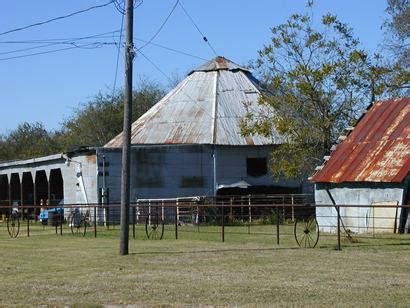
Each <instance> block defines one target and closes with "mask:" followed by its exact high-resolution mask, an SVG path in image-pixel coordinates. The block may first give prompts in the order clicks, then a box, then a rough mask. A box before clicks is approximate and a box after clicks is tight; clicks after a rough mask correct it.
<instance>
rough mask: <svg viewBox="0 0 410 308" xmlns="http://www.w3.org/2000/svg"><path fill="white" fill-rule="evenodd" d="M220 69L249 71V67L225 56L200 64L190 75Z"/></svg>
mask: <svg viewBox="0 0 410 308" xmlns="http://www.w3.org/2000/svg"><path fill="white" fill-rule="evenodd" d="M218 70H230V71H234V70H241V71H244V72H249V70H248V69H246V68H243V67H242V66H239V65H238V64H236V63H234V62H232V61H230V60H228V59H226V58H224V57H216V58H214V59H212V60H210V61H208V62H206V63H205V64H203V65H201V66H199V67H198V68H196V69H194V70H193V71H191V72H190V73H189V74H188V75H190V74H192V73H194V72H211V71H218Z"/></svg>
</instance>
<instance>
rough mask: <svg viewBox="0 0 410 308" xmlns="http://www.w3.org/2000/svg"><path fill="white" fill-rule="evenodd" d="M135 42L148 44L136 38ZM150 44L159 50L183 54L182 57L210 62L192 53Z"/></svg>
mask: <svg viewBox="0 0 410 308" xmlns="http://www.w3.org/2000/svg"><path fill="white" fill-rule="evenodd" d="M135 40H136V41H140V42H143V43H147V41H145V40H142V39H138V38H136V39H135ZM149 44H150V45H152V46H155V47H158V48H162V49H165V50H169V51H172V52H175V53H179V54H181V55H185V56H188V57H192V58H196V59H199V60H203V61H208V59H205V58H202V57H199V56H196V55H193V54H190V53H188V52H185V51H182V50H178V49H174V48H171V47H167V46H164V45H160V44H157V43H153V42H151V43H149Z"/></svg>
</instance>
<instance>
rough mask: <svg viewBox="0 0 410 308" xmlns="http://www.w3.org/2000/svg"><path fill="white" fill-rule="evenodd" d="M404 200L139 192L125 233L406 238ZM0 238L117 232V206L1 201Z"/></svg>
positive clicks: (317, 243) (291, 241) (336, 241)
mask: <svg viewBox="0 0 410 308" xmlns="http://www.w3.org/2000/svg"><path fill="white" fill-rule="evenodd" d="M409 208H410V206H409V205H397V206H391V205H336V206H334V205H315V204H314V203H313V202H312V197H311V196H309V195H274V196H222V197H218V198H213V197H190V198H176V199H149V200H148V199H146V200H142V199H139V200H137V201H136V202H135V203H132V204H131V207H130V228H131V230H132V232H130V234H131V235H132V238H134V239H141V240H160V239H163V240H167V239H175V240H178V239H190V240H191V239H192V240H207V241H222V242H225V241H228V242H230V241H233V242H240V243H244V244H246V243H253V242H260V243H266V244H274V245H278V246H280V247H306V248H307V247H333V248H336V249H342V247H343V246H349V245H360V244H366V245H367V244H372V243H376V244H383V243H386V244H387V243H389V244H391V243H400V244H408V245H410V226H409V217H408V213H409V212H410V210H409ZM0 213H1V216H0V237H11V238H17V237H23V236H28V237H31V236H39V235H53V234H54V235H58V236H60V237H62V236H78V237H99V236H116V235H117V234H119V223H120V205H119V204H117V203H111V204H104V205H102V204H86V205H81V204H71V205H70V204H65V205H64V206H61V205H50V206H33V205H32V206H30V205H24V206H9V205H0Z"/></svg>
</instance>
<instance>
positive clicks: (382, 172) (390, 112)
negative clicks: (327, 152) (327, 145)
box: [312, 98, 410, 183]
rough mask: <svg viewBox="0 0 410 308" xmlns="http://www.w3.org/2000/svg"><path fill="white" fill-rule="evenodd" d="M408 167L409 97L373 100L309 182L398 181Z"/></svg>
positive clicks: (409, 142)
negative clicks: (363, 114) (364, 113)
mask: <svg viewBox="0 0 410 308" xmlns="http://www.w3.org/2000/svg"><path fill="white" fill-rule="evenodd" d="M409 170H410V98H402V99H397V100H389V101H384V102H376V103H375V104H374V105H373V106H372V107H371V108H370V109H369V110H368V112H367V113H366V115H365V116H364V117H363V118H362V119H361V120H360V121H359V123H358V124H357V126H356V127H355V128H354V130H353V131H352V132H351V133H350V134H349V136H348V137H347V139H346V140H345V141H343V142H342V143H341V144H339V145H338V146H337V148H336V150H335V151H334V152H333V153H332V155H331V158H330V160H329V161H328V162H327V163H326V164H325V166H324V168H323V169H322V170H320V171H319V172H318V173H316V174H315V175H314V176H313V178H312V181H313V182H331V183H342V182H402V181H403V180H404V179H405V177H406V176H407V174H408V173H409Z"/></svg>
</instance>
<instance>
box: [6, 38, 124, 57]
mask: <svg viewBox="0 0 410 308" xmlns="http://www.w3.org/2000/svg"><path fill="white" fill-rule="evenodd" d="M72 45H74V46H71V47H66V48H59V49H53V50H47V51H42V52H35V53H29V54H25V55H20V56H13V57H7V58H0V61H6V60H11V59H19V58H27V57H32V56H38V55H44V54H48V53H55V52H59V51H65V50H70V49H79V48H80V49H96V48H101V47H103V46H105V45H116V43H110V42H97V43H88V44H84V45H76V44H75V43H73V44H72ZM88 46H92V47H88Z"/></svg>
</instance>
